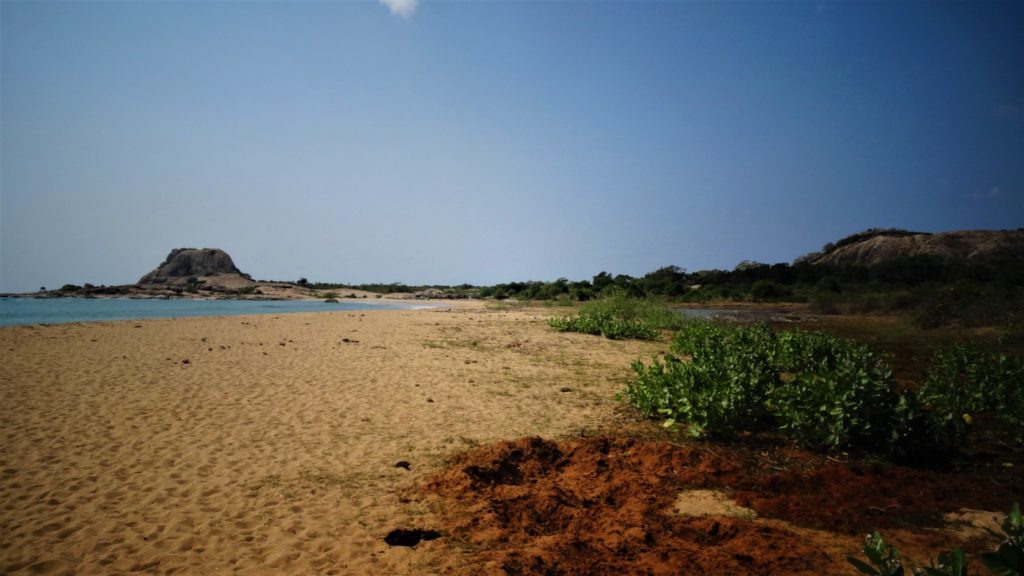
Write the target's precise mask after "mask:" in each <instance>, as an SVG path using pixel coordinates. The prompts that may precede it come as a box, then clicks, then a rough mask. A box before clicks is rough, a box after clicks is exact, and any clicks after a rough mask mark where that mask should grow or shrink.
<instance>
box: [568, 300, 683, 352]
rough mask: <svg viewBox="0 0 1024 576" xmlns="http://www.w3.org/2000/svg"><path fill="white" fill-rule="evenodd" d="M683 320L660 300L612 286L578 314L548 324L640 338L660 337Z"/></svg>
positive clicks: (588, 331) (582, 307)
mask: <svg viewBox="0 0 1024 576" xmlns="http://www.w3.org/2000/svg"><path fill="white" fill-rule="evenodd" d="M681 323H682V318H681V316H680V315H679V314H677V313H676V312H673V311H672V310H669V309H668V308H667V307H666V306H665V305H664V304H663V303H661V302H660V301H655V300H652V299H644V298H633V297H631V296H629V295H628V294H627V293H626V292H625V291H623V290H618V289H610V290H609V292H608V294H607V295H606V296H605V297H603V298H601V299H600V300H593V301H590V302H586V303H584V304H583V305H581V306H580V309H579V312H578V313H577V315H575V316H567V317H561V318H551V319H550V320H548V325H550V326H551V327H552V328H555V329H556V330H560V331H562V332H582V333H584V334H596V335H601V336H604V337H606V338H613V339H619V338H633V339H638V340H657V339H658V338H660V337H661V330H663V329H672V328H675V327H677V326H679V325H680V324H681Z"/></svg>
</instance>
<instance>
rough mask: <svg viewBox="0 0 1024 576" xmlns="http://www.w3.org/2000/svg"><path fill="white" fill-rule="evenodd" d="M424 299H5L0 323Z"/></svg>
mask: <svg viewBox="0 0 1024 576" xmlns="http://www.w3.org/2000/svg"><path fill="white" fill-rule="evenodd" d="M428 307H432V306H431V305H424V304H422V303H416V304H413V303H408V304H406V303H396V302H377V301H372V300H370V301H366V302H351V301H342V302H338V303H336V304H335V303H330V304H328V303H326V302H321V301H314V300H128V299H117V298H96V299H87V298H39V299H37V298H0V326H17V325H24V324H64V323H67V322H99V321H104V320H141V319H143V318H184V317H190V316H241V315H245V314H288V313H292V312H341V311H352V310H408V309H415V308H428Z"/></svg>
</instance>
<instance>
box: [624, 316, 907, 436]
mask: <svg viewBox="0 0 1024 576" xmlns="http://www.w3.org/2000/svg"><path fill="white" fill-rule="evenodd" d="M679 355H689V356H690V357H691V359H690V361H688V362H685V361H683V360H681V359H680V358H679V357H678V356H679ZM633 371H634V372H635V373H636V379H635V380H631V381H629V382H628V383H627V384H626V389H625V392H624V394H625V397H626V398H627V399H629V401H630V402H632V403H633V404H635V405H636V406H637V407H638V408H639V409H640V410H641V412H643V413H644V414H645V415H647V416H651V417H653V416H660V417H663V418H665V419H666V424H667V425H670V426H673V425H676V424H677V423H679V422H685V425H686V429H687V431H688V432H689V433H690V434H691V435H693V436H697V437H700V436H712V437H728V436H733V435H735V434H736V433H738V432H740V431H744V430H747V431H758V430H764V429H768V428H777V429H778V430H780V431H781V432H782V433H783V434H784V435H786V436H787V437H788V438H790V439H792V440H793V441H795V442H797V443H798V444H800V445H803V446H807V447H810V448H817V449H825V450H844V449H848V448H861V449H868V450H872V451H881V452H885V453H890V454H892V453H900V452H902V451H904V450H906V449H907V446H909V445H910V443H911V442H916V441H917V439H918V437H919V436H920V434H921V431H922V429H923V428H924V426H923V424H922V423H921V415H920V411H919V410H917V401H916V397H915V396H913V395H910V396H908V395H905V394H899V393H898V392H897V391H896V389H895V385H894V381H893V378H892V371H891V369H890V368H889V365H888V363H887V359H886V358H885V356H883V355H881V354H879V353H878V352H876V351H874V350H873V349H871V348H870V347H868V346H866V345H863V344H858V343H856V342H853V341H849V340H843V339H840V338H835V337H833V336H828V335H825V334H818V333H807V332H801V331H793V332H783V333H775V332H773V331H771V330H770V329H768V328H767V327H766V326H763V325H762V326H755V327H734V326H724V325H718V324H713V323H710V322H705V321H690V322H688V323H687V324H686V325H685V326H684V327H683V328H682V329H681V330H679V332H678V333H677V334H676V336H675V338H674V339H673V342H672V346H671V353H670V354H668V355H666V357H665V360H664V361H660V360H658V359H654V360H653V361H652V363H651V364H650V365H645V364H644V363H643V362H640V361H637V362H634V364H633Z"/></svg>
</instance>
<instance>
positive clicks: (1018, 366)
mask: <svg viewBox="0 0 1024 576" xmlns="http://www.w3.org/2000/svg"><path fill="white" fill-rule="evenodd" d="M1022 383H1024V358H1021V357H1019V356H1010V355H1008V354H1004V353H1001V352H992V351H986V350H982V349H980V348H977V347H975V346H967V345H958V346H953V347H949V348H942V349H939V350H937V351H936V352H935V353H934V355H933V356H932V361H931V365H930V368H929V370H928V375H927V376H926V378H925V382H924V385H923V386H922V387H921V390H920V395H921V399H922V400H923V401H924V402H925V403H926V404H927V405H928V407H929V409H930V414H931V417H932V419H933V420H934V421H935V423H936V427H937V429H938V431H939V432H940V434H941V435H942V436H943V439H944V440H945V441H947V442H949V443H952V444H960V443H961V442H962V441H963V440H964V438H965V437H966V436H967V434H968V432H969V430H970V429H971V427H972V425H973V423H974V420H975V418H976V417H977V415H979V414H989V415H992V416H994V417H995V418H996V419H997V420H998V421H1000V422H1002V423H1003V424H1004V425H1005V426H1006V428H1007V429H1008V430H1010V431H1011V434H1012V435H1013V438H1014V440H1016V441H1017V442H1018V443H1024V388H1022Z"/></svg>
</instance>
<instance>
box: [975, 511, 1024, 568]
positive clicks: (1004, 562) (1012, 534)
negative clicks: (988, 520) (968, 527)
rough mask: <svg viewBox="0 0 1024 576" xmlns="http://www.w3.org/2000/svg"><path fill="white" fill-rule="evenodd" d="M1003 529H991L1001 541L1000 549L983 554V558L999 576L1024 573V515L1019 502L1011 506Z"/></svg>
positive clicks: (991, 532) (986, 564)
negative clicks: (999, 530)
mask: <svg viewBox="0 0 1024 576" xmlns="http://www.w3.org/2000/svg"><path fill="white" fill-rule="evenodd" d="M1002 529H1003V533H1002V534H1000V533H999V532H996V531H995V530H991V529H990V530H989V533H990V534H992V535H993V536H995V537H996V538H999V539H1000V540H1001V542H1000V543H999V549H998V550H996V551H995V552H988V553H986V554H982V555H981V559H982V561H983V562H984V563H985V566H987V567H988V569H989V570H991V571H992V572H994V573H996V574H997V575H998V576H1018V575H1020V574H1024V516H1022V515H1021V512H1020V504H1019V503H1017V502H1014V504H1013V507H1011V508H1010V514H1009V515H1007V517H1006V520H1004V521H1003V525H1002Z"/></svg>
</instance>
